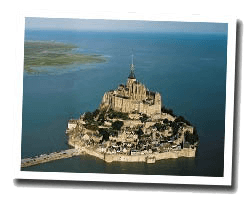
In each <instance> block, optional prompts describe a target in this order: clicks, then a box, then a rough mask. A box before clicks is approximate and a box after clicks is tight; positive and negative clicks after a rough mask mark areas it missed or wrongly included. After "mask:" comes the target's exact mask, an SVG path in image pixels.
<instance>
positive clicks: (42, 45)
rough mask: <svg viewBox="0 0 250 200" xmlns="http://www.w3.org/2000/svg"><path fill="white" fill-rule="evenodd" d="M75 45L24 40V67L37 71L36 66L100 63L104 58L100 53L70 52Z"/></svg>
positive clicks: (28, 70) (62, 66)
mask: <svg viewBox="0 0 250 200" xmlns="http://www.w3.org/2000/svg"><path fill="white" fill-rule="evenodd" d="M73 48H76V46H74V45H71V44H64V43H58V42H43V41H25V42H24V69H25V71H26V72H28V73H35V72H39V70H38V68H37V67H45V66H46V67H48V66H50V67H60V68H65V67H66V66H68V65H71V64H74V63H81V64H86V63H100V62H105V61H106V60H105V58H103V57H101V56H100V55H84V54H77V53H72V50H73Z"/></svg>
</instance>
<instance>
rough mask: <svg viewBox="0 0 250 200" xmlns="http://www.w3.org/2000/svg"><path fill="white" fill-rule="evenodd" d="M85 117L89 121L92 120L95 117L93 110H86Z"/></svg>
mask: <svg viewBox="0 0 250 200" xmlns="http://www.w3.org/2000/svg"><path fill="white" fill-rule="evenodd" d="M84 119H85V120H87V121H92V120H93V119H94V116H93V114H92V113H91V112H86V113H85V115H84Z"/></svg>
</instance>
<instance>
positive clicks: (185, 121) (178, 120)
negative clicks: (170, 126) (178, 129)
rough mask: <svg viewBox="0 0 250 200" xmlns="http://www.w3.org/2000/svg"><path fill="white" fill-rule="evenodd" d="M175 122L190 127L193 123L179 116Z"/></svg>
mask: <svg viewBox="0 0 250 200" xmlns="http://www.w3.org/2000/svg"><path fill="white" fill-rule="evenodd" d="M174 121H175V122H184V123H186V124H187V125H189V126H190V125H191V123H190V122H189V121H187V120H186V119H185V118H184V117H183V116H178V117H177V118H176V119H175V120H174Z"/></svg>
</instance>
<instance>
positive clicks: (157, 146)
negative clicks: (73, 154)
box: [66, 58, 199, 163]
mask: <svg viewBox="0 0 250 200" xmlns="http://www.w3.org/2000/svg"><path fill="white" fill-rule="evenodd" d="M66 134H67V136H68V144H69V145H70V146H72V147H73V148H75V149H77V151H78V153H79V154H89V155H92V156H95V157H97V158H100V159H102V160H104V161H105V162H113V161H119V162H146V163H155V162H156V161H157V160H161V159H169V158H178V157H195V154H196V149H197V145H198V143H199V137H198V134H197V131H196V129H195V127H193V126H192V125H191V123H190V122H189V121H187V120H186V119H185V118H184V117H182V116H175V115H174V114H173V111H172V110H171V109H167V108H166V107H165V106H163V105H162V100H161V94H160V93H158V92H153V91H149V90H148V89H147V88H146V87H145V85H143V84H142V83H140V82H139V81H137V80H136V78H135V73H134V64H133V58H132V64H131V65H130V73H129V76H128V79H127V83H126V84H120V85H119V86H118V88H117V89H116V90H110V91H108V92H106V93H105V94H104V96H103V98H102V101H101V103H100V106H99V108H97V109H96V110H95V111H93V112H86V113H84V114H83V115H81V116H80V118H79V119H71V120H69V122H68V128H67V130H66Z"/></svg>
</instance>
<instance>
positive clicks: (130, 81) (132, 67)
mask: <svg viewBox="0 0 250 200" xmlns="http://www.w3.org/2000/svg"><path fill="white" fill-rule="evenodd" d="M135 81H136V78H135V65H134V55H133V54H132V64H131V65H130V72H129V76H128V81H127V86H128V87H129V86H131V85H132V84H133V83H134V82H135Z"/></svg>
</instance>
